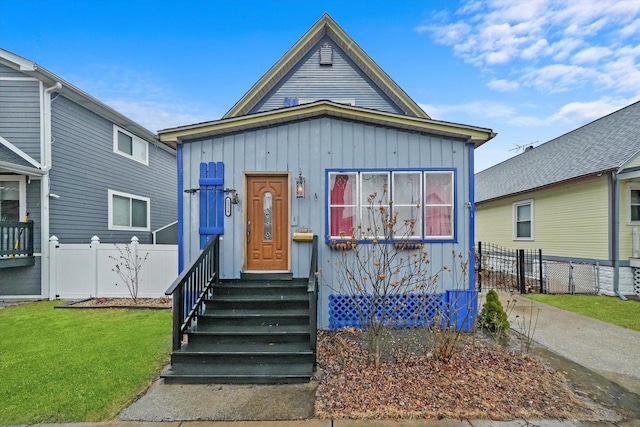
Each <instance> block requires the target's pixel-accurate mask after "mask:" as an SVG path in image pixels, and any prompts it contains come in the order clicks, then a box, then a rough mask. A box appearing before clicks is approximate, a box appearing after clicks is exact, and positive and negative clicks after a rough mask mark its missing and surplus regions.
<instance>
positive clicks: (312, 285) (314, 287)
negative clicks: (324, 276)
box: [307, 235, 318, 366]
mask: <svg viewBox="0 0 640 427" xmlns="http://www.w3.org/2000/svg"><path fill="white" fill-rule="evenodd" d="M307 293H308V295H309V340H310V341H311V343H310V344H311V349H312V350H313V354H314V355H315V354H316V352H317V339H318V236H317V235H314V236H313V241H312V246H311V265H310V266H309V282H308V285H307ZM316 361H317V359H314V361H313V364H314V366H315V364H316Z"/></svg>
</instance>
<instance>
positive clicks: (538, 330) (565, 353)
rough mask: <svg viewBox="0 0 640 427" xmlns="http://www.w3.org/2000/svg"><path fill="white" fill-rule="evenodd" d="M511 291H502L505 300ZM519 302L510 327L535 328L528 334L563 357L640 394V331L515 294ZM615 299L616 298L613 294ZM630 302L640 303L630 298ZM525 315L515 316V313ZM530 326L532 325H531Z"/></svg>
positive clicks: (513, 312) (519, 329)
mask: <svg viewBox="0 0 640 427" xmlns="http://www.w3.org/2000/svg"><path fill="white" fill-rule="evenodd" d="M509 297H510V296H509V295H508V294H501V295H500V300H501V301H502V302H503V304H504V302H505V301H506V300H507V299H508V298H509ZM513 298H515V301H516V305H515V308H514V309H513V311H512V312H511V315H510V319H509V320H510V321H511V327H512V328H513V329H514V330H516V331H518V332H520V333H522V334H523V335H525V336H526V335H527V329H533V323H531V324H530V325H529V320H530V319H532V320H533V321H535V319H536V316H537V325H536V326H535V330H533V331H532V333H530V334H529V335H530V336H531V337H532V338H533V340H534V341H535V342H536V343H537V344H539V345H540V346H543V347H545V348H547V349H548V350H550V351H552V352H553V353H556V354H558V355H560V356H562V357H564V358H567V359H569V360H571V361H573V362H575V363H577V364H579V365H582V366H584V367H585V368H587V369H589V370H591V371H593V372H595V373H597V374H600V375H602V376H603V377H605V378H607V379H609V380H611V381H613V382H615V383H617V384H619V385H620V386H622V387H624V388H625V389H626V390H629V391H631V392H633V393H635V394H636V395H639V396H640V332H636V331H632V330H629V329H625V328H622V327H619V326H615V325H612V324H610V323H605V322H601V321H599V320H596V319H592V318H590V317H586V316H582V315H580V314H575V313H572V312H570V311H566V310H561V309H559V308H555V307H551V306H549V305H546V304H542V303H539V302H536V301H533V300H530V299H528V298H524V297H522V296H520V295H514V296H513ZM611 298H613V297H611ZM629 304H637V305H638V316H640V303H637V302H634V301H629ZM516 315H519V316H524V319H525V320H526V322H523V321H522V317H521V318H519V319H515V316H516ZM527 325H529V326H530V327H529V328H528V327H527Z"/></svg>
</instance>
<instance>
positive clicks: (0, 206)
mask: <svg viewBox="0 0 640 427" xmlns="http://www.w3.org/2000/svg"><path fill="white" fill-rule="evenodd" d="M26 192H27V191H26V183H25V177H23V176H18V175H0V221H15V222H17V221H22V220H23V219H24V216H25V215H26V198H27V195H26Z"/></svg>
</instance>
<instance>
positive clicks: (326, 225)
mask: <svg viewBox="0 0 640 427" xmlns="http://www.w3.org/2000/svg"><path fill="white" fill-rule="evenodd" d="M471 155H472V156H473V153H471ZM336 172H337V173H358V172H453V238H451V239H415V240H411V242H412V243H413V242H415V243H458V204H459V203H457V200H458V168H454V167H452V168H361V169H360V168H350V169H344V168H330V169H325V175H324V180H325V181H324V188H325V196H324V202H325V206H324V212H325V215H324V231H325V233H324V236H325V237H324V240H325V243H327V244H328V243H330V242H331V239H330V238H329V200H330V194H329V191H330V189H329V174H330V173H336ZM470 175H473V174H472V173H471V174H470ZM471 179H473V177H472V178H471ZM472 205H473V203H472ZM394 242H395V240H394V239H391V240H390V241H389V242H388V243H394ZM358 243H365V244H366V243H371V240H365V239H361V240H358Z"/></svg>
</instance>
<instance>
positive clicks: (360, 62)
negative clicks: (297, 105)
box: [223, 13, 430, 119]
mask: <svg viewBox="0 0 640 427" xmlns="http://www.w3.org/2000/svg"><path fill="white" fill-rule="evenodd" d="M325 36H327V37H329V38H330V39H331V40H333V42H334V43H336V44H337V45H338V46H339V47H340V49H342V50H343V51H344V52H345V53H346V55H347V56H348V57H349V58H350V59H351V60H352V61H353V62H354V63H355V64H356V65H357V66H358V67H360V69H361V70H362V72H363V73H364V74H365V75H366V76H367V77H369V78H370V79H371V80H372V81H373V83H374V84H376V85H377V86H378V87H379V88H380V90H381V91H382V92H383V93H384V94H385V95H387V96H388V97H389V98H390V99H391V100H392V101H393V102H394V103H396V104H397V105H398V106H399V107H400V108H401V109H402V110H403V111H404V112H405V114H406V115H408V116H413V117H421V118H425V119H429V118H430V117H429V116H428V115H427V114H426V113H425V112H424V111H423V110H422V109H421V108H420V107H419V106H418V104H416V103H415V101H413V100H412V99H411V98H410V97H409V96H408V95H407V94H406V93H405V92H404V91H403V90H402V89H401V88H400V86H398V85H397V84H396V83H395V82H394V81H393V80H392V79H391V77H389V76H388V75H387V73H385V72H384V71H383V70H382V69H381V68H380V67H379V66H378V65H377V64H376V63H375V62H374V61H373V60H372V59H371V58H370V57H369V55H367V54H366V53H365V52H364V50H362V49H361V48H360V46H358V45H357V44H356V42H354V41H353V39H352V38H351V37H349V36H348V35H347V33H345V32H344V30H343V29H342V28H340V26H339V25H338V24H337V23H336V22H335V21H334V20H333V19H332V18H331V17H330V16H329V14H327V13H325V14H324V15H322V17H320V19H319V20H318V21H317V22H316V23H315V24H313V26H312V27H311V28H310V29H309V30H308V31H307V32H306V33H305V34H304V35H303V36H302V37H301V38H300V39H299V40H298V41H297V42H296V43H295V44H294V45H293V46H292V47H291V48H290V49H289V50H288V51H287V52H286V53H285V54H284V55H283V56H282V58H280V59H279V60H278V62H276V63H275V64H274V65H273V66H272V67H271V68H270V69H269V71H267V72H266V73H265V74H264V75H263V76H262V77H261V78H260V79H259V80H258V81H257V82H256V83H255V84H254V85H253V86H252V87H251V89H249V91H248V92H247V93H245V94H244V96H243V97H242V98H240V100H239V101H238V102H236V104H235V105H234V106H233V107H232V108H231V109H230V110H229V111H228V112H227V113H226V114H225V115H224V116H223V119H227V118H230V117H237V116H242V115H246V114H249V112H250V111H251V109H252V108H253V107H255V106H256V105H257V104H258V102H259V101H260V100H261V99H262V98H263V97H264V96H265V95H266V94H267V93H268V92H269V91H270V90H271V89H273V88H274V87H275V86H276V85H277V84H278V83H279V82H280V81H281V80H282V79H283V78H284V76H285V75H286V74H287V73H288V72H289V71H290V70H291V69H292V68H294V66H295V65H296V64H297V63H298V61H300V60H301V59H302V58H303V57H304V56H305V55H306V54H307V53H308V52H309V51H310V50H311V49H312V48H313V47H314V46H315V45H316V44H317V43H318V42H319V41H320V40H321V39H322V38H323V37H325Z"/></svg>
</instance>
